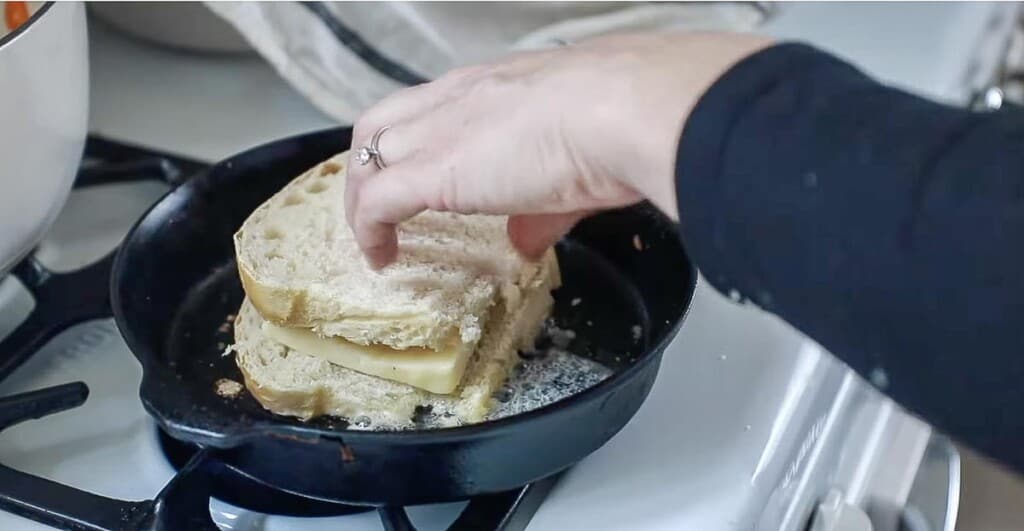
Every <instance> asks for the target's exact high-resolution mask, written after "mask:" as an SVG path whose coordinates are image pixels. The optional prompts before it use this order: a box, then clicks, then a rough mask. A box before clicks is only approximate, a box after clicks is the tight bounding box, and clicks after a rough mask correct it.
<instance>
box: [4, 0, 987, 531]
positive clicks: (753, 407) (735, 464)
mask: <svg viewBox="0 0 1024 531" xmlns="http://www.w3.org/2000/svg"><path fill="white" fill-rule="evenodd" d="M993 9H996V8H995V7H993V6H991V5H989V4H900V5H892V4H829V5H826V4H786V5H783V6H782V7H781V14H780V16H779V17H778V18H777V19H776V20H774V21H773V22H771V23H770V24H769V26H768V27H767V28H766V31H768V32H770V33H772V34H774V35H779V36H786V37H794V38H801V39H806V40H809V41H811V42H813V43H816V44H819V45H821V46H824V47H826V48H829V49H832V50H833V51H836V52H838V53H841V54H842V55H844V56H845V57H847V58H850V59H852V60H853V61H855V62H857V63H858V64H860V65H861V66H863V67H864V68H865V69H866V70H867V71H869V72H871V73H874V74H876V75H878V76H880V77H882V78H884V79H886V80H889V81H892V82H895V83H898V84H900V85H903V86H907V87H911V88H913V89H915V90H919V91H923V92H926V93H929V94H931V95H934V96H938V97H960V96H961V95H960V94H957V92H956V87H957V84H958V82H959V78H960V75H961V74H962V71H963V69H964V68H965V64H966V61H967V57H968V54H969V51H970V49H971V47H972V45H973V43H974V41H975V39H976V37H977V34H978V32H979V31H981V28H983V27H984V24H985V22H986V20H987V18H988V16H989V14H990V13H991V12H992V11H993ZM91 46H92V48H91V61H92V65H91V67H92V95H91V105H92V107H91V112H92V115H91V128H92V130H93V131H94V132H96V133H100V134H102V135H105V136H109V137H112V138H115V139H121V140H127V141H131V142H133V143H138V144H141V145H145V146H152V147H154V148H158V149H165V150H170V151H175V152H179V153H181V154H185V155H190V156H193V157H196V158H200V159H205V160H210V161H213V160H217V159H220V158H223V157H225V156H227V155H230V154H232V153H235V152H237V151H240V150H243V149H246V148H249V147H252V146H254V145H257V144H259V143H262V142H266V141H270V140H274V139H277V138H280V137H283V136H287V135H290V134H294V133H299V132H304V131H309V130H314V129H319V128H323V127H328V126H331V125H333V124H332V122H331V121H330V120H329V119H328V118H326V117H325V116H324V115H322V114H321V113H319V112H318V111H317V110H315V109H314V108H313V107H312V106H311V105H309V104H308V103H307V102H305V101H304V100H302V99H301V98H300V97H299V96H298V95H297V94H296V93H295V92H294V91H293V90H291V89H290V88H289V87H288V86H287V85H286V84H285V83H284V82H283V81H282V80H281V79H280V78H278V77H277V76H276V74H275V73H274V72H273V71H272V69H271V68H270V67H268V66H267V65H266V64H265V63H263V62H262V61H261V60H259V59H258V58H239V57H206V56H198V55H187V54H179V53H174V52H169V51H166V50H162V49H157V48H152V47H149V46H145V45H141V44H138V43H136V42H134V41H129V40H126V39H123V38H121V37H119V36H115V35H112V34H110V33H109V32H108V31H107V30H105V29H103V28H100V27H96V26H95V25H94V27H93V28H92V29H91ZM159 193H160V188H159V187H157V186H154V185H141V186H135V185H133V186H118V187H114V188H112V189H106V190H89V191H85V192H78V193H76V194H74V195H73V197H72V199H71V202H70V203H69V206H68V207H67V209H66V211H65V213H64V214H63V215H62V218H61V221H60V222H59V223H58V225H57V227H56V228H55V229H54V231H53V234H52V235H51V239H50V241H49V242H47V244H45V245H44V247H43V248H42V251H41V255H42V257H43V259H44V260H46V261H49V262H51V263H63V264H72V263H75V264H79V263H84V262H85V261H88V260H89V259H93V258H96V257H98V256H99V254H101V253H102V251H103V249H104V248H105V247H106V248H109V247H111V246H112V245H114V243H115V242H116V241H117V239H118V238H119V237H120V235H122V234H123V231H124V230H125V229H126V228H127V224H128V223H130V221H131V220H132V219H134V218H135V217H137V216H138V215H139V214H140V213H141V211H142V209H143V208H144V207H145V205H146V204H147V203H148V202H149V201H152V200H153V199H154V198H155V197H157V195H158V194H159ZM99 204H102V205H103V207H100V206H98V205H99ZM97 216H99V217H97ZM84 219H88V220H89V221H88V222H84V221H82V220H84ZM11 300H14V302H13V303H12V302H11ZM5 305H6V306H5ZM26 305H27V302H26V301H25V295H24V293H22V292H21V291H19V289H18V288H17V287H16V286H14V285H13V283H12V282H11V281H8V282H6V283H4V284H0V307H5V308H11V307H20V308H24V307H25V306H26ZM15 313H17V315H15ZM20 316H21V313H18V312H12V311H10V310H5V311H4V312H0V334H4V333H6V332H7V331H8V330H9V329H10V328H11V326H13V323H14V322H15V321H16V320H17V319H18V318H20ZM834 364H835V362H834V361H833V360H831V358H829V357H827V356H823V355H822V354H821V353H820V352H819V351H818V350H817V349H816V347H814V346H813V345H812V344H809V343H808V342H806V341H805V340H803V339H802V338H800V337H799V336H798V335H797V334H794V333H793V332H792V331H790V330H789V329H788V328H787V327H786V326H785V325H783V324H781V323H780V322H778V321H777V320H775V319H774V318H772V317H769V316H766V315H764V314H761V313H760V312H758V311H756V310H753V309H750V308H743V307H738V306H736V305H733V304H731V303H730V302H728V301H726V300H725V299H723V298H722V297H720V296H719V295H717V294H716V293H713V292H711V291H710V290H709V289H707V288H706V287H703V286H702V287H701V288H699V289H698V293H697V296H696V299H695V301H694V306H693V311H692V313H691V315H690V317H689V318H688V320H687V322H686V324H685V326H684V328H683V331H682V332H681V333H680V338H679V339H678V340H677V341H676V342H675V343H674V344H673V346H672V347H670V350H669V352H667V353H666V355H665V360H664V363H663V366H662V369H661V374H660V376H659V379H658V382H657V384H656V386H655V388H654V390H653V392H652V394H651V396H650V398H649V399H648V401H647V402H646V403H645V405H644V406H643V408H642V409H641V411H640V412H639V414H638V415H637V416H636V418H635V419H633V421H632V422H631V423H630V424H629V425H628V426H627V427H626V428H625V429H624V430H623V432H622V433H620V434H619V435H618V436H616V437H615V438H614V439H613V440H612V441H611V442H610V443H609V444H608V445H607V446H605V447H604V448H602V449H601V450H599V451H598V452H596V453H595V454H594V455H592V456H591V457H589V458H588V459H586V460H585V461H584V462H583V463H581V464H580V465H579V466H578V467H576V468H574V469H573V470H572V471H571V472H570V473H569V474H568V475H567V477H565V478H564V479H563V481H562V482H561V483H560V484H559V485H558V486H557V487H556V488H555V490H554V492H552V494H551V496H550V497H549V498H548V499H547V500H546V501H545V503H544V504H543V505H542V507H541V508H540V510H539V511H538V513H537V515H536V516H535V517H534V519H533V521H532V523H531V526H530V529H531V530H534V529H536V530H563V529H608V530H618V529H665V530H669V529H700V530H711V531H715V530H739V529H748V528H751V527H752V525H753V524H752V522H753V521H754V519H755V518H756V517H757V514H758V512H759V510H760V508H761V507H763V506H764V504H765V503H766V498H767V497H768V495H769V494H770V492H771V490H772V489H773V488H774V486H775V482H776V480H777V477H778V475H779V474H778V473H779V471H780V470H781V468H783V467H784V466H785V463H777V462H774V460H773V457H775V456H774V454H773V453H774V452H777V451H779V441H778V434H779V433H780V431H781V428H780V427H781V426H785V424H786V423H787V422H788V421H789V420H790V415H792V414H793V409H792V408H789V407H784V406H785V404H784V403H785V402H787V401H788V400H792V398H793V397H794V396H797V397H799V396H800V390H801V389H802V388H803V383H804V381H805V379H806V378H808V375H809V374H811V373H813V372H814V371H815V370H818V369H820V368H822V367H825V368H827V367H829V366H831V365H834ZM139 377H140V371H139V369H138V366H137V364H136V362H135V360H134V358H133V357H132V356H131V354H130V353H129V352H128V351H127V348H126V347H125V345H124V343H123V342H122V341H121V340H120V338H119V337H118V335H117V332H116V329H115V328H114V327H113V325H112V323H111V322H109V321H99V322H94V323H89V324H85V325H81V326H79V327H77V328H76V329H74V330H73V331H71V332H69V333H66V334H63V335H62V336H60V337H59V338H58V339H57V340H55V341H54V342H52V343H51V344H50V345H48V346H47V347H46V348H45V349H44V350H43V352H41V353H39V355H38V356H36V357H35V358H34V359H33V360H31V361H30V362H29V363H28V364H26V366H24V367H23V368H22V369H20V370H19V371H18V372H17V373H16V374H15V375H14V377H13V378H10V379H8V381H6V382H4V383H3V384H0V395H4V394H9V393H12V392H16V391H22V390H29V389H35V388H39V387H42V386H45V385H53V384H58V383H64V382H67V381H72V380H74V379H84V380H85V381H86V382H87V383H88V384H89V385H90V387H91V389H92V395H91V397H90V399H89V401H88V403H87V404H86V405H85V406H83V407H82V408H80V409H79V410H76V411H74V412H68V413H63V414H59V415H56V416H54V417H52V418H49V419H48V420H43V421H38V422H30V423H26V424H24V425H21V426H18V427H16V428H12V429H10V430H8V431H7V432H6V433H5V434H4V436H3V438H2V444H0V462H4V463H7V464H11V465H15V466H17V467H18V468H21V469H24V470H27V471H29V472H32V473H36V474H40V475H44V476H46V477H50V478H53V479H56V480H58V481H62V482H66V483H69V484H72V485H75V486H79V487H83V488H87V489H89V490H93V491H96V492H99V493H102V494H106V495H109V496H115V497H120V498H126V499H140V498H144V497H151V496H153V495H154V494H155V493H156V491H157V490H158V489H159V487H160V486H162V485H163V483H164V482H165V481H166V480H167V478H168V477H170V474H171V470H170V468H169V467H167V465H165V464H164V463H163V461H162V459H160V458H155V456H156V455H157V454H156V447H155V439H154V436H153V431H152V429H151V423H150V421H149V420H148V418H147V417H146V415H145V413H144V412H143V410H142V407H141V405H139V403H138V401H137V398H136V397H137V394H136V393H137V386H138V381H139ZM790 405H791V404H790ZM58 419H60V420H59V422H57V420H58ZM457 506H458V505H455V506H440V507H427V508H419V509H414V510H413V511H411V514H412V516H413V519H414V521H416V522H417V523H419V524H422V525H424V526H425V529H427V528H433V527H434V526H435V525H437V524H443V523H444V522H447V521H450V520H451V518H453V517H454V514H455V511H454V509H453V507H457ZM302 522H303V524H304V525H303V528H307V527H308V528H322V529H328V528H342V527H343V528H345V529H379V522H378V521H377V520H376V517H375V516H373V515H372V514H371V515H363V516H355V517H345V520H344V522H345V524H344V525H343V526H342V525H339V521H337V520H331V519H307V520H303V521H302ZM298 523H299V522H298V521H297V520H294V519H281V518H278V519H274V520H273V521H271V522H269V524H268V525H269V527H271V528H277V529H285V528H291V527H292V526H295V525H297V524H298ZM34 526H35V524H31V523H29V522H27V521H26V520H22V519H20V518H18V517H15V516H12V515H8V514H6V513H0V528H2V529H30V528H35V527H34Z"/></svg>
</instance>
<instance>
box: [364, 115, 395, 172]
mask: <svg viewBox="0 0 1024 531" xmlns="http://www.w3.org/2000/svg"><path fill="white" fill-rule="evenodd" d="M388 129H391V126H390V125H385V126H384V127H381V128H380V129H378V130H377V132H376V133H374V134H373V137H372V138H370V145H369V146H363V147H361V148H359V151H358V152H357V153H356V162H358V163H359V165H360V166H366V165H367V164H369V163H370V161H371V160H372V161H373V164H374V165H375V166H377V169H378V170H383V169H384V168H387V167H388V165H387V164H385V163H384V156H383V155H381V153H380V148H379V147H378V144H379V143H380V137H381V135H383V134H384V132H385V131H387V130H388Z"/></svg>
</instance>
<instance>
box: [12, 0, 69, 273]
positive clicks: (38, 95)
mask: <svg viewBox="0 0 1024 531" xmlns="http://www.w3.org/2000/svg"><path fill="white" fill-rule="evenodd" d="M0 3H2V2H0ZM88 106H89V57H88V43H87V42H86V28H85V8H84V6H83V5H82V4H81V3H79V2H74V3H65V2H57V3H53V2H50V3H46V4H44V5H42V6H40V7H39V8H38V10H37V11H36V12H35V13H34V14H33V16H32V18H31V19H30V20H29V21H28V22H27V23H25V24H24V25H22V26H21V27H20V28H19V29H18V30H16V31H14V32H13V33H10V34H8V35H6V36H4V37H0V276H2V275H3V273H5V272H7V271H8V270H10V268H11V267H13V266H14V264H15V263H17V261H18V260H20V259H21V258H22V257H24V256H25V255H27V254H28V253H29V252H30V251H31V250H32V248H33V247H35V245H36V244H37V243H39V240H41V239H42V237H43V234H44V233H45V232H46V230H47V229H48V228H49V227H50V224H51V223H52V222H53V220H54V218H56V217H57V213H58V212H60V209H61V207H62V206H63V205H64V202H65V201H66V200H67V196H68V193H69V192H70V190H71V184H72V182H73V181H74V178H75V173H76V171H77V170H78V164H79V162H80V159H81V156H82V147H83V144H84V142H85V135H86V128H87V127H88Z"/></svg>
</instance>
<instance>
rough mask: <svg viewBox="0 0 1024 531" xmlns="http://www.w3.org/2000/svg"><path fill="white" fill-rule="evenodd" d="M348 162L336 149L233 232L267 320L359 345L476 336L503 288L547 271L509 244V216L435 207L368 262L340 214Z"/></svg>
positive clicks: (420, 343)
mask: <svg viewBox="0 0 1024 531" xmlns="http://www.w3.org/2000/svg"><path fill="white" fill-rule="evenodd" d="M347 163H348V154H347V152H346V153H341V154H339V155H336V156H334V157H332V158H331V159H329V160H327V161H324V162H323V163H321V164H319V165H317V166H316V167H314V168H312V169H310V170H309V171H307V172H306V173H304V174H302V175H301V176H299V177H297V178H296V179H294V180H293V181H292V182H291V183H289V184H288V185H287V186H285V188H284V189H282V190H281V191H280V192H279V193H277V194H276V195H275V196H273V197H272V198H270V199H269V200H267V201H266V202H265V203H264V204H263V205H261V206H260V207H258V208H257V209H256V210H255V211H254V212H253V213H252V214H251V215H250V217H249V218H248V219H247V220H246V222H245V223H244V224H243V226H242V227H241V229H239V230H238V232H237V233H236V234H235V251H236V255H237V261H238V271H239V275H240V276H241V279H242V283H243V286H244V287H245V292H246V294H247V296H248V297H249V300H250V301H251V302H252V305H253V306H254V307H255V308H256V310H258V312H259V313H260V315H261V316H262V317H263V318H264V319H267V320H269V321H271V322H273V323H275V324H277V325H280V326H287V327H297V328H309V329H312V330H313V331H314V332H315V333H317V334H319V335H322V336H329V337H341V338H344V339H346V340H348V341H351V342H353V343H356V344H360V345H370V344H383V345H387V346H390V347H392V348H396V349H406V348H410V347H426V348H431V349H434V350H441V349H443V348H450V347H451V345H452V344H453V342H455V341H461V342H462V343H466V344H469V345H473V344H475V343H476V342H477V341H478V340H479V339H480V336H481V331H482V330H483V328H484V327H485V325H486V320H487V318H488V316H489V313H490V311H489V310H490V307H491V306H492V304H493V303H494V301H495V300H496V299H497V298H498V296H499V295H500V293H499V292H501V291H502V290H505V289H508V287H509V286H524V285H527V284H529V283H530V282H532V281H534V280H536V279H538V278H541V277H542V276H543V275H544V274H546V273H545V271H544V267H545V266H544V265H542V264H540V263H531V262H528V261H526V260H523V259H522V258H521V257H520V256H519V254H518V253H517V252H516V251H515V249H514V248H513V247H512V245H511V242H510V241H509V238H508V235H507V233H506V230H505V224H506V219H507V218H506V217H504V216H483V215H474V216H466V215H458V214H450V213H440V212H424V213H422V214H420V215H418V216H415V217H414V218H413V219H411V220H409V221H407V222H405V223H402V224H401V225H400V226H399V230H398V239H399V257H398V261H397V262H396V263H395V264H392V265H390V266H388V267H386V268H384V269H383V270H381V271H373V270H371V269H370V268H369V266H368V265H367V263H366V260H365V258H364V257H363V255H362V253H361V252H360V250H359V248H358V246H357V245H356V242H355V240H354V237H353V234H352V231H351V229H350V228H349V227H348V224H347V223H346V222H345V201H344V195H345V175H346V172H345V167H346V165H347Z"/></svg>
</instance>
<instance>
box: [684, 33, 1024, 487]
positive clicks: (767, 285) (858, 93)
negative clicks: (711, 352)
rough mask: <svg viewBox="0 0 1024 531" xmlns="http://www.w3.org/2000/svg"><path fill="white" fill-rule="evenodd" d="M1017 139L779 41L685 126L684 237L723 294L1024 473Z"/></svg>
mask: <svg viewBox="0 0 1024 531" xmlns="http://www.w3.org/2000/svg"><path fill="white" fill-rule="evenodd" d="M1020 139H1024V116H1022V115H1021V114H1019V112H1018V111H1006V112H1001V113H995V114H985V115H982V114H973V113H970V112H967V111H963V110H958V109H953V108H949V107H945V106H941V105H938V104H935V103H932V102H928V101H926V100H923V99H920V98H917V97H914V96H911V95H908V94H905V93H902V92H899V91H896V90H893V89H890V88H887V87H884V86H882V85H879V84H878V83H876V82H874V81H872V80H871V79H869V78H867V77H866V76H864V75H862V74H861V73H859V72H857V71H856V70H855V69H853V68H851V67H849V66H847V65H845V64H843V63H841V62H839V61H837V60H834V59H831V58H829V57H828V56H825V55H824V54H821V53H819V52H816V51H814V50H811V49H809V48H803V47H797V46H793V45H784V46H780V47H775V48H772V49H769V50H767V51H764V52H761V53H759V54H755V55H754V56H752V57H751V58H749V59H747V60H746V61H744V62H742V63H741V64H740V65H738V66H737V67H735V68H734V69H732V70H731V71H730V72H729V73H727V74H726V75H725V76H724V77H723V78H722V79H721V80H719V81H718V82H717V83H716V84H715V85H714V86H713V87H712V88H711V89H710V90H709V91H708V93H707V94H705V96H704V98H702V100H701V101H700V102H699V103H698V105H697V107H696V108H695V110H694V112H693V114H691V116H690V118H689V119H688V121H687V124H686V127H685V128H684V131H683V135H682V140H681V142H680V145H679V151H678V160H677V195H678V204H679V212H680V219H681V227H682V232H683V237H684V240H685V242H686V244H687V247H688V249H689V250H690V252H691V253H692V254H693V255H694V257H695V259H696V261H697V263H698V265H699V266H700V267H701V269H702V270H703V272H704V274H705V275H706V277H707V278H708V279H709V280H710V282H711V283H712V284H713V285H714V286H715V287H716V288H718V289H719V290H722V291H731V290H734V289H735V290H737V291H739V292H740V293H741V294H743V295H744V296H746V297H748V298H750V299H752V300H753V301H754V302H756V303H758V304H759V305H761V306H762V307H764V308H765V309H767V310H769V311H772V312H774V313H776V314H778V315H779V316H781V317H782V318H784V319H786V320H787V321H789V322H790V323H792V324H793V325H794V326H796V327H797V328H799V329H800V330H802V331H804V332H805V333H807V334H808V335H809V336H811V337H812V338H814V339H816V340H817V341H819V342H820V343H821V344H823V345H824V346H825V347H826V348H828V349H829V350H830V351H832V352H833V353H834V354H835V355H837V356H838V357H840V358H842V359H843V360H844V361H845V362H846V363H848V364H849V365H850V366H851V367H853V368H854V369H855V370H857V371H858V372H860V373H861V374H862V375H864V376H866V377H869V378H870V377H871V376H872V375H874V376H875V378H874V380H875V383H876V384H884V386H885V389H884V390H885V391H886V392H887V393H888V394H889V395H890V396H892V397H893V398H894V399H896V400H897V401H899V402H901V403H902V404H903V405H905V406H906V407H908V408H909V409H911V410H913V411H915V412H917V413H919V414H921V416H923V417H924V418H925V419H927V420H929V421H930V422H932V423H933V424H935V425H936V426H938V427H939V428H940V429H944V430H946V431H948V432H949V433H951V434H952V435H954V436H957V437H960V438H962V439H964V440H965V441H966V442H968V443H970V444H972V445H974V446H976V447H978V448H980V449H981V450H983V451H986V452H988V453H989V454H991V455H994V456H996V457H998V458H1001V459H1003V460H1005V461H1007V462H1009V463H1011V464H1013V465H1014V466H1016V467H1017V468H1018V469H1020V470H1024V449H1022V448H1024V447H1020V442H1022V441H1024V408H1022V406H1024V391H1021V389H1024V386H1022V385H1021V382H1022V381H1024V353H1022V352H1020V351H1021V350H1022V347H1024V339H1022V338H1024V281H1022V275H1021V274H1020V271H1021V270H1022V266H1024V245H1021V241H1022V235H1024V149H1022V148H1024V142H1021V140H1020ZM883 376H884V378H883Z"/></svg>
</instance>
